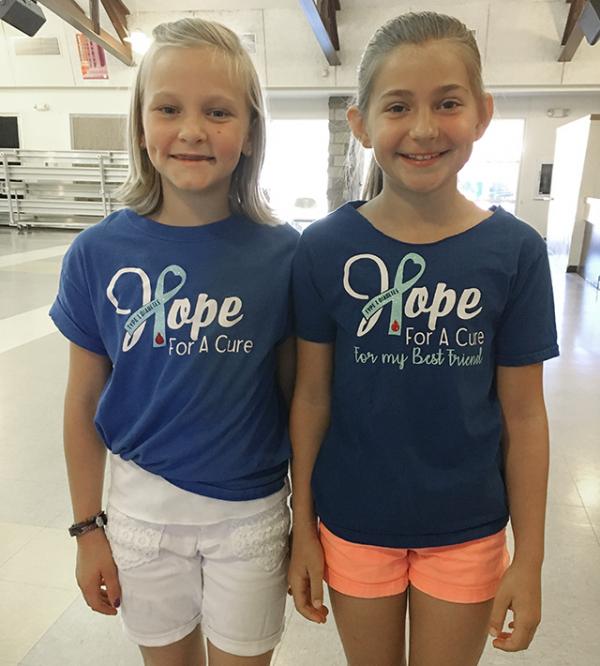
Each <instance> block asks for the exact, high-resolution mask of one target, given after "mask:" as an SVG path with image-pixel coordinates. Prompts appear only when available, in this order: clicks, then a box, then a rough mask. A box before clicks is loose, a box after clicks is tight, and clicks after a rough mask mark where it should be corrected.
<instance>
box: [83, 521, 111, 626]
mask: <svg viewBox="0 0 600 666" xmlns="http://www.w3.org/2000/svg"><path fill="white" fill-rule="evenodd" d="M75 576H76V578H77V584H78V585H79V588H80V590H81V592H82V594H83V598H84V599H85V601H86V603H87V605H88V606H89V607H90V608H91V609H92V610H95V611H97V612H98V613H103V614H104V615H116V614H117V608H118V607H119V606H120V604H121V586H120V585H119V576H118V573H117V565H116V564H115V561H114V560H113V557H112V552H111V550H110V545H109V543H108V539H107V538H106V535H105V534H104V530H103V529H97V530H92V531H91V532H86V533H85V534H82V535H81V536H80V537H77V565H76V568H75Z"/></svg>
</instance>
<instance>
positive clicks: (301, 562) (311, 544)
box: [288, 525, 329, 624]
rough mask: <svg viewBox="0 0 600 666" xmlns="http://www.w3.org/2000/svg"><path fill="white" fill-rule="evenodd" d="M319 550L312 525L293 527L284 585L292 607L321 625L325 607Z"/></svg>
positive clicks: (325, 610) (319, 543) (321, 558)
mask: <svg viewBox="0 0 600 666" xmlns="http://www.w3.org/2000/svg"><path fill="white" fill-rule="evenodd" d="M323 568H324V564H323V549H322V548H321V542H320V541H319V537H318V535H317V529H316V526H314V525H313V526H307V527H303V528H302V529H298V528H296V529H295V530H294V533H293V535H292V556H291V561H290V568H289V571H288V584H289V586H290V590H291V594H292V596H293V598H294V605H295V606H296V610H297V611H298V612H299V613H300V614H301V615H303V616H304V617H305V618H306V619H307V620H310V621H311V622H317V623H318V624H324V623H325V622H326V620H327V615H328V613H329V609H328V608H327V607H326V606H324V605H323Z"/></svg>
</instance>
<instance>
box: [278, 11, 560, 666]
mask: <svg viewBox="0 0 600 666" xmlns="http://www.w3.org/2000/svg"><path fill="white" fill-rule="evenodd" d="M492 114H493V102H492V98H491V97H490V95H489V94H487V93H486V92H485V91H484V89H483V84H482V81H481V62H480V56H479V51H478V48H477V45H476V43H475V40H474V37H473V33H472V32H471V31H470V30H468V29H467V28H466V27H465V26H464V25H463V24H462V23H461V22H460V21H458V20H456V19H454V18H451V17H448V16H443V15H439V14H434V13H431V12H425V13H420V14H405V15H402V16H400V17H398V18H396V19H393V20H391V21H389V22H388V23H387V24H385V25H384V26H383V27H382V28H380V29H379V30H378V31H377V32H376V33H375V35H374V36H373V38H372V40H371V42H370V43H369V44H368V46H367V48H366V50H365V53H364V55H363V58H362V61H361V65H360V68H359V90H358V98H357V102H356V104H355V105H353V106H351V107H350V108H349V110H348V114H347V117H348V121H349V124H350V127H351V130H352V132H353V134H354V136H355V137H356V139H357V140H358V141H359V142H360V143H361V144H362V145H363V146H364V147H365V148H372V149H373V155H374V162H373V163H372V167H371V172H370V175H369V177H368V180H367V183H366V185H365V188H364V200H361V201H353V202H350V203H347V204H345V205H344V206H342V207H341V208H339V209H338V210H336V211H334V212H333V213H331V214H330V215H329V216H327V217H326V218H325V219H324V220H321V221H318V222H316V223H315V224H313V225H311V226H310V227H309V228H308V229H307V230H306V231H305V233H304V234H303V236H302V238H301V241H300V244H299V248H298V251H297V253H296V258H295V265H294V282H295V300H296V317H297V332H298V336H299V346H298V374H297V382H296V389H295V394H294V399H293V405H292V416H291V418H292V421H291V436H292V446H293V451H294V455H293V468H292V481H293V502H292V508H293V512H294V527H293V536H294V539H293V546H292V559H291V566H290V571H289V578H288V580H289V583H290V587H291V591H292V593H293V596H294V602H295V605H296V608H297V609H298V610H299V611H300V613H302V614H303V615H304V616H305V617H306V618H308V619H310V620H312V621H315V622H324V621H325V619H326V616H327V612H328V611H327V609H326V608H325V607H324V606H323V590H322V580H323V578H324V579H325V581H326V582H327V583H328V585H329V589H330V596H331V601H332V606H333V611H334V615H335V620H336V624H337V626H338V629H339V632H340V636H341V639H342V643H343V646H344V650H345V652H346V656H347V658H348V663H349V664H350V665H351V666H400V665H402V664H406V653H407V649H406V648H407V646H405V618H406V616H407V611H408V615H409V617H410V631H409V645H408V653H409V663H410V666H474V665H475V664H477V663H478V662H479V659H480V656H481V653H482V651H483V648H484V645H485V638H486V636H487V634H488V633H489V634H491V635H492V636H493V637H494V640H493V644H494V646H495V647H496V648H499V649H501V650H506V651H516V650H522V649H525V648H527V646H528V645H529V643H530V641H531V640H532V638H533V635H534V632H535V629H536V627H537V624H538V623H539V620H540V613H541V609H540V606H541V593H540V588H541V583H540V576H541V566H542V559H543V543H544V514H545V498H546V486H547V470H548V429H547V419H546V411H545V406H544V399H543V392H542V362H543V361H544V360H546V359H549V358H552V357H554V356H556V355H557V354H558V347H557V344H556V328H555V324H554V306H553V298H552V289H551V283H550V275H549V268H548V258H547V254H546V248H545V244H544V241H543V239H542V238H541V237H540V236H539V234H538V233H537V232H536V231H535V230H534V229H533V228H532V227H530V226H529V225H527V224H526V223H524V222H522V221H520V220H518V219H517V218H516V217H514V216H513V215H512V214H510V213H508V212H507V211H505V210H503V209H502V208H500V207H494V208H492V209H491V210H482V209H481V208H479V207H477V206H476V205H475V204H474V203H473V202H471V201H469V200H468V199H466V198H465V197H464V196H463V195H462V194H461V193H460V192H459V191H458V189H457V174H458V172H459V171H460V169H462V167H463V166H464V165H465V163H466V162H467V160H468V159H469V157H470V155H471V151H472V148H473V143H474V142H475V141H476V140H477V139H479V138H480V137H481V136H482V135H483V134H484V132H485V130H486V128H487V126H488V124H489V122H490V120H491V117H492ZM509 515H510V518H511V521H512V529H513V533H514V542H515V552H514V557H513V559H512V562H511V563H510V564H509V558H508V553H507V549H506V537H505V526H506V524H507V521H508V519H509ZM509 609H510V610H512V613H513V618H512V621H511V622H510V623H509V624H508V626H507V628H506V629H505V627H504V622H505V617H506V615H507V612H508V610H509Z"/></svg>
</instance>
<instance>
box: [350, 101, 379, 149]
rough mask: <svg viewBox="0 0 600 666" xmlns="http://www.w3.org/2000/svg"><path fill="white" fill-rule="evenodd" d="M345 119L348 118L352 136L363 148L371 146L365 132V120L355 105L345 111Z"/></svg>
mask: <svg viewBox="0 0 600 666" xmlns="http://www.w3.org/2000/svg"><path fill="white" fill-rule="evenodd" d="M346 119H347V120H348V125H350V130H351V131H352V134H354V137H355V138H356V139H357V140H358V141H360V143H361V144H362V146H363V148H372V147H373V145H372V143H371V139H369V135H368V133H367V128H366V123H365V120H364V118H363V115H362V113H361V112H360V111H359V109H358V107H357V106H355V105H352V106H351V107H350V108H349V109H348V111H346Z"/></svg>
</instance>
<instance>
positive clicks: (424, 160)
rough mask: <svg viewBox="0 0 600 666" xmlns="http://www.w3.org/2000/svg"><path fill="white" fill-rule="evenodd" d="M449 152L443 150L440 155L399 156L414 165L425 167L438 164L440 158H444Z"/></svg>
mask: <svg viewBox="0 0 600 666" xmlns="http://www.w3.org/2000/svg"><path fill="white" fill-rule="evenodd" d="M449 152H450V151H449V150H442V151H441V152H438V153H398V155H399V156H400V157H402V158H403V159H405V160H408V161H410V162H412V163H416V164H422V165H423V166H425V165H427V164H433V163H434V162H437V161H438V160H439V159H440V157H443V156H444V155H446V154H447V153H449Z"/></svg>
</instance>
